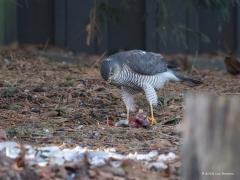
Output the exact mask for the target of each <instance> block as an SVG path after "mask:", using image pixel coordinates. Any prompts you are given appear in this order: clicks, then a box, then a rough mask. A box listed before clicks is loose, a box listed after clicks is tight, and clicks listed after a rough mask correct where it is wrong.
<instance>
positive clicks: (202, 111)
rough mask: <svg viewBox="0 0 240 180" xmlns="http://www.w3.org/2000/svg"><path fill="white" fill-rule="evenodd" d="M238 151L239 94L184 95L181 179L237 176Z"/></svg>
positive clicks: (234, 177) (239, 145)
mask: <svg viewBox="0 0 240 180" xmlns="http://www.w3.org/2000/svg"><path fill="white" fill-rule="evenodd" d="M239 153H240V96H219V97H217V96H214V95H188V96H187V98H186V106H185V122H184V139H183V148H182V159H183V166H182V167H183V168H182V175H183V179H185V180H192V179H194V180H197V179H200V180H202V179H214V180H215V179H216V180H218V179H230V180H231V179H232V180H235V179H240V155H239Z"/></svg>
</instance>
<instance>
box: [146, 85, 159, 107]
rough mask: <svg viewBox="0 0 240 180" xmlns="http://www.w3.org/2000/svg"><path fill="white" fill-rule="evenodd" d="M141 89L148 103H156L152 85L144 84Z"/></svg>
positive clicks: (156, 99) (156, 98)
mask: <svg viewBox="0 0 240 180" xmlns="http://www.w3.org/2000/svg"><path fill="white" fill-rule="evenodd" d="M143 90H144V92H145V95H146V98H147V100H148V102H149V104H152V105H157V103H158V97H157V94H156V91H155V89H154V87H153V86H152V85H150V84H144V85H143Z"/></svg>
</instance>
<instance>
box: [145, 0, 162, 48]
mask: <svg viewBox="0 0 240 180" xmlns="http://www.w3.org/2000/svg"><path fill="white" fill-rule="evenodd" d="M155 3H156V1H155V0H145V14H146V15H145V18H146V20H145V21H146V23H145V49H146V50H147V51H155V52H156V51H158V50H159V48H158V38H157V31H156V18H155V16H156V14H155V12H156V6H155Z"/></svg>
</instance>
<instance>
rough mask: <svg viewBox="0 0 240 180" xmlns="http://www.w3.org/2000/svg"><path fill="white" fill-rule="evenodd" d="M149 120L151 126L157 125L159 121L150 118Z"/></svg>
mask: <svg viewBox="0 0 240 180" xmlns="http://www.w3.org/2000/svg"><path fill="white" fill-rule="evenodd" d="M148 120H149V122H150V124H151V125H155V124H157V120H156V119H155V118H154V117H148Z"/></svg>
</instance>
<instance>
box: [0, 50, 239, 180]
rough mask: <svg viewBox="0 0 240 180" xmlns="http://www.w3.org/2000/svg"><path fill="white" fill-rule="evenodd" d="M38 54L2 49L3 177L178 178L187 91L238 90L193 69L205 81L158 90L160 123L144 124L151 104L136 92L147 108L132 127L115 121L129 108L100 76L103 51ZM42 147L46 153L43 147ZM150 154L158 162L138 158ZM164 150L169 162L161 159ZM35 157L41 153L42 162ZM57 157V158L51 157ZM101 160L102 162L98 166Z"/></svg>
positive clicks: (227, 78)
mask: <svg viewBox="0 0 240 180" xmlns="http://www.w3.org/2000/svg"><path fill="white" fill-rule="evenodd" d="M54 51H55V50H54ZM58 51H59V54H61V53H62V51H61V50H57V52H58ZM41 54H42V53H39V49H38V48H35V47H34V48H33V47H31V48H29V47H27V48H23V49H4V50H2V51H1V52H0V69H1V71H0V141H2V142H1V147H3V146H4V148H3V149H4V150H3V149H2V150H1V151H0V156H1V157H0V158H1V162H0V166H1V167H0V169H1V170H0V176H1V177H3V176H5V177H13V178H14V177H15V178H16V177H18V178H19V177H21V178H22V179H26V177H28V178H30V179H33V178H36V179H39V178H42V179H78V178H79V177H80V176H81V178H82V177H84V178H86V179H89V178H92V179H104V178H105V179H121V178H122V179H131V178H132V179H159V177H161V178H162V179H164V178H166V179H169V178H171V179H179V178H180V177H179V169H180V167H181V161H180V155H179V152H180V150H179V149H180V144H181V131H179V130H178V124H179V123H181V121H182V117H183V99H184V96H185V94H186V93H187V92H189V91H192V92H198V91H202V92H204V91H207V92H212V93H217V94H232V93H238V92H239V91H240V84H239V76H232V75H229V74H227V73H226V72H224V71H215V70H211V71H210V70H194V71H193V73H194V75H196V76H199V77H202V80H203V82H204V83H203V84H202V85H200V86H197V87H187V86H184V85H181V84H173V83H168V84H167V85H166V86H165V87H164V88H163V89H162V90H160V91H159V92H158V94H159V105H158V106H157V107H155V108H154V115H155V117H156V119H157V121H158V124H157V125H154V126H149V125H148V124H147V125H146V127H145V126H144V125H145V121H144V120H145V118H144V117H146V114H145V113H146V112H148V114H149V112H150V110H149V108H148V104H147V102H146V100H145V98H144V96H141V95H139V96H138V97H137V99H138V108H139V109H143V114H141V116H140V117H139V116H137V115H139V114H132V116H131V117H132V118H133V121H132V124H131V126H130V127H129V125H127V127H116V126H114V124H115V123H116V122H119V120H123V122H125V123H126V121H124V120H125V119H126V112H125V111H126V110H125V107H124V104H123V102H122V100H121V99H120V96H119V94H118V92H117V89H116V88H115V87H113V86H110V85H108V84H106V83H105V82H104V81H103V80H102V79H101V77H100V74H99V72H98V66H99V56H86V55H79V56H78V57H77V58H76V59H78V61H77V63H76V62H75V63H68V53H65V52H63V54H66V56H65V55H64V56H63V57H64V58H63V59H64V62H61V61H60V62H57V61H55V60H52V59H51V58H48V56H45V55H46V54H48V51H46V52H44V56H42V55H41ZM6 59H7V60H8V61H6ZM95 62H97V63H95ZM93 64H94V66H93ZM139 119H140V121H139ZM139 122H140V123H139ZM135 127H138V128H135ZM142 127H145V128H142ZM4 143H10V144H8V145H6V144H5V145H3V144H4ZM11 143H13V144H11ZM27 144H28V145H27ZM44 148H45V150H47V151H48V152H47V151H45V152H43V149H44ZM109 149H112V150H113V149H114V152H111V151H107V150H109ZM83 150H84V151H83ZM36 152H38V153H36ZM40 152H43V153H40ZM69 152H73V153H69ZM89 152H91V153H89ZM152 153H153V155H154V153H156V154H157V155H156V156H155V157H154V158H153V159H154V160H150V161H148V160H141V158H142V157H148V156H149V155H151V154H152ZM40 154H42V155H43V156H40ZM89 154H90V155H91V156H90V155H89ZM111 154H114V155H116V156H118V157H121V158H122V159H121V160H119V159H116V156H114V157H112V156H110V155H111ZM65 155H66V156H67V157H64V156H65ZM161 155H162V158H163V159H165V158H166V157H168V158H169V161H168V162H167V163H165V161H162V160H160V159H161V158H160V156H161ZM36 156H38V157H39V158H40V159H41V158H42V161H40V160H39V162H40V164H38V163H36V162H38V161H37V158H36ZM76 156H78V157H79V159H78V158H77V157H76ZM26 157H28V158H29V157H31V158H32V159H31V161H30V160H29V159H27V158H26ZM53 157H54V158H55V162H56V159H57V162H58V163H51V162H54V158H53ZM63 157H64V158H63ZM80 157H81V158H80ZM173 157H175V158H173ZM159 158H160V159H159ZM139 159H140V160H139ZM34 160H35V161H34ZM32 162H35V163H32ZM99 162H102V165H101V166H96V164H98V163H99ZM31 163H32V164H31ZM41 163H42V164H41ZM44 164H45V166H41V165H44Z"/></svg>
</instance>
